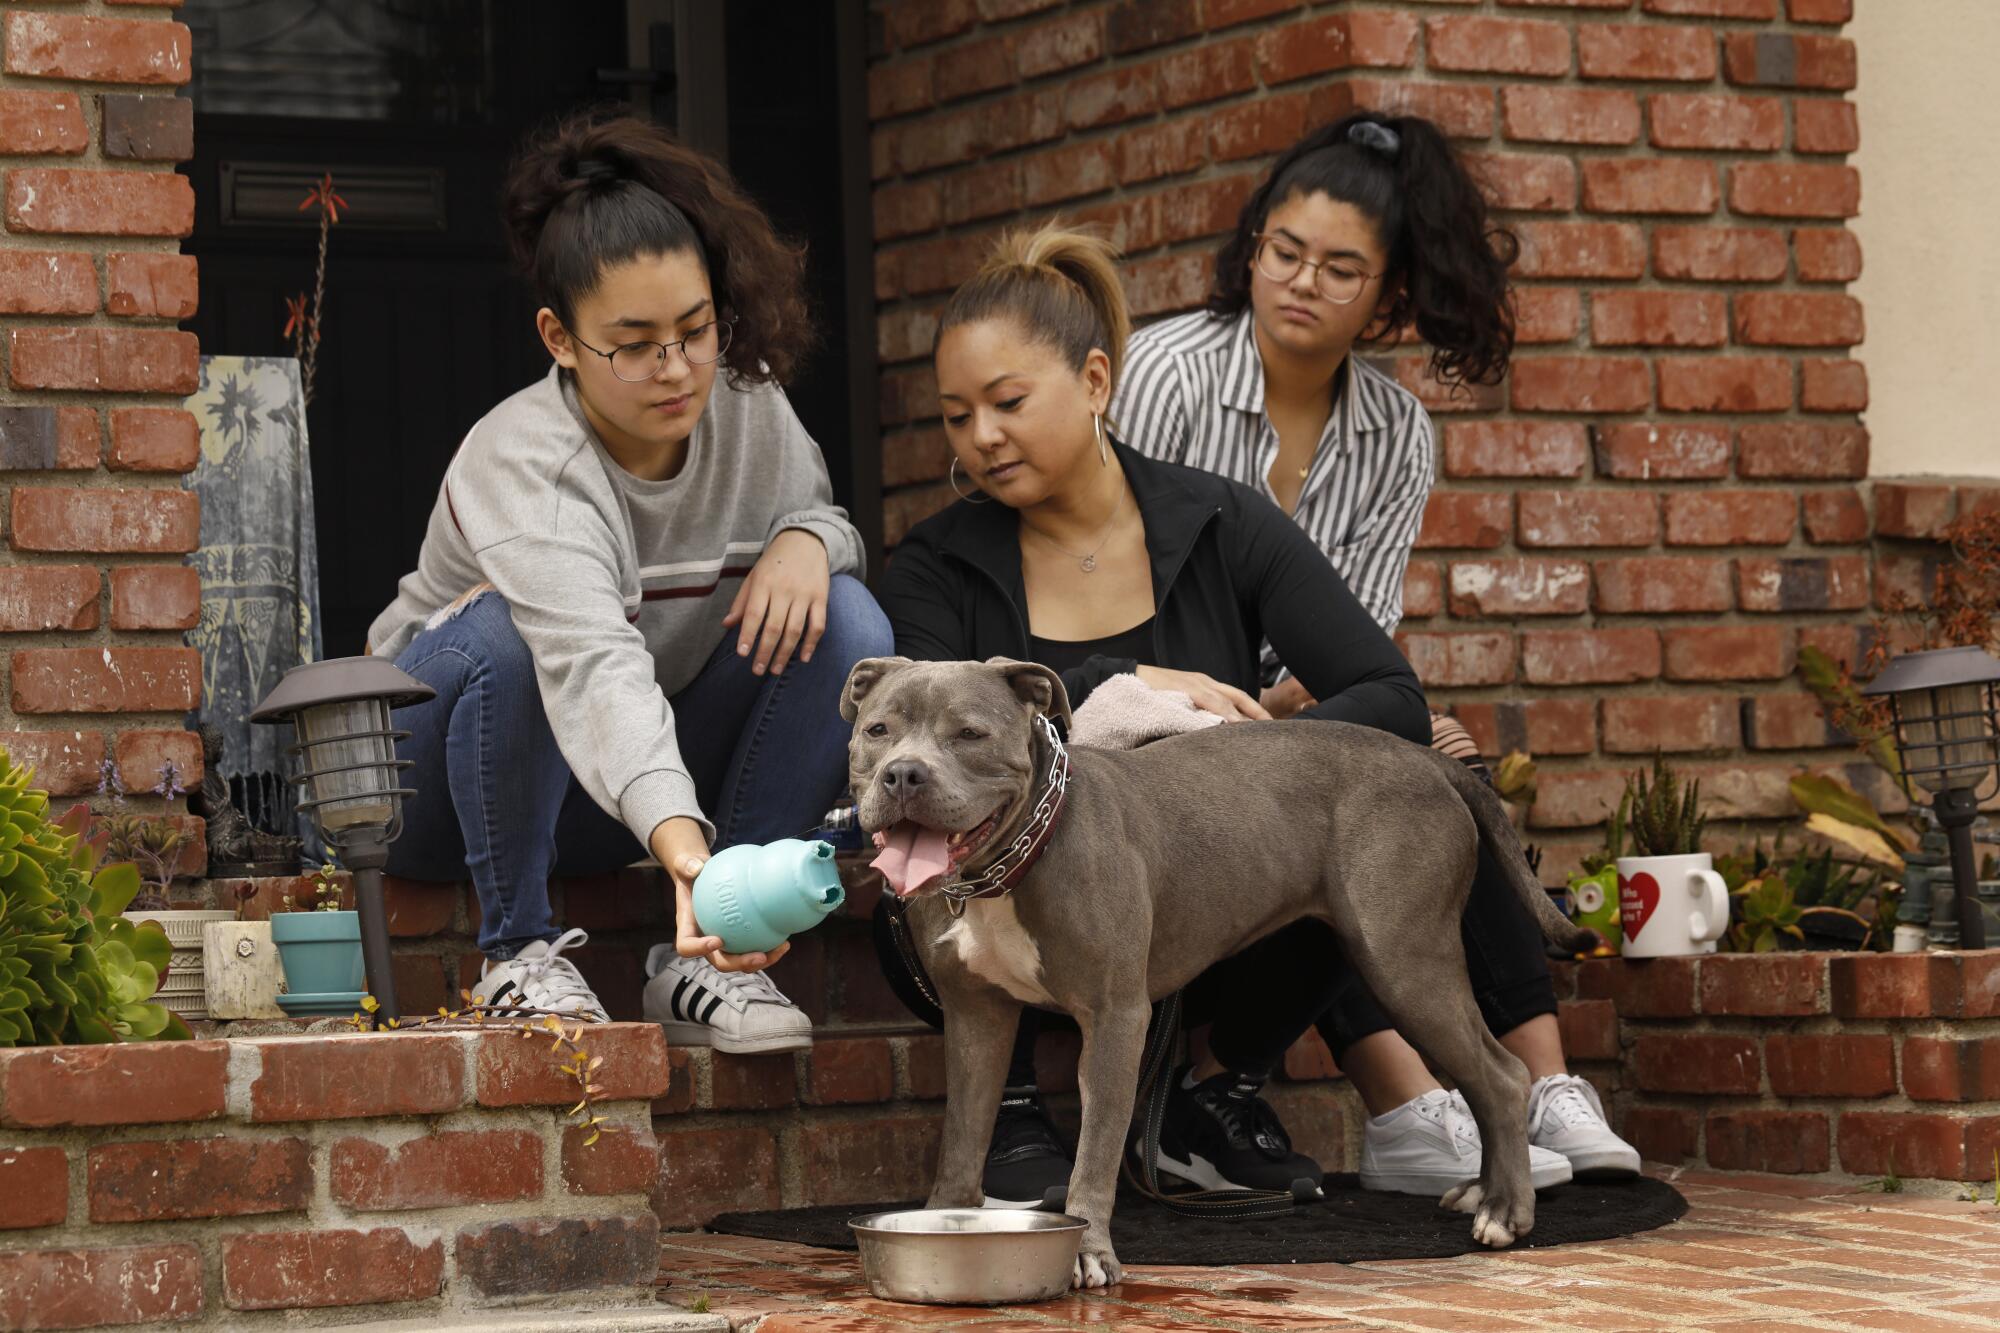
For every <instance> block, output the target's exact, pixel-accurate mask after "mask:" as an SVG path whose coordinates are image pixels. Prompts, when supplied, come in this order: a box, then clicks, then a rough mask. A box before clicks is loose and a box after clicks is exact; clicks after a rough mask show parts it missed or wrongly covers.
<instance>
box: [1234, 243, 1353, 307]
mask: <svg viewBox="0 0 2000 1333" xmlns="http://www.w3.org/2000/svg"><path fill="white" fill-rule="evenodd" d="M1301 268H1310V269H1312V270H1313V285H1314V286H1316V287H1318V288H1319V294H1320V295H1321V296H1324V297H1325V298H1326V299H1327V300H1329V301H1331V302H1333V303H1334V304H1335V305H1348V304H1350V303H1352V302H1353V300H1354V299H1355V298H1356V297H1358V296H1360V295H1361V289H1362V288H1364V287H1366V286H1367V285H1368V280H1369V279H1370V278H1376V277H1380V276H1381V275H1380V274H1378V273H1370V272H1368V271H1367V270H1365V269H1357V268H1353V267H1350V261H1348V260H1344V259H1307V258H1306V257H1305V255H1303V254H1302V253H1300V251H1299V248H1298V247H1297V246H1295V245H1293V244H1292V243H1291V242H1290V241H1287V240H1286V239H1285V238H1284V237H1282V236H1259V237H1258V238H1257V271H1258V272H1259V273H1261V274H1263V275H1264V276H1265V277H1267V278H1269V279H1270V280H1271V281H1272V282H1279V283H1283V282H1290V281H1291V280H1292V279H1293V278H1296V277H1297V276H1298V275H1299V270H1300V269H1301Z"/></svg>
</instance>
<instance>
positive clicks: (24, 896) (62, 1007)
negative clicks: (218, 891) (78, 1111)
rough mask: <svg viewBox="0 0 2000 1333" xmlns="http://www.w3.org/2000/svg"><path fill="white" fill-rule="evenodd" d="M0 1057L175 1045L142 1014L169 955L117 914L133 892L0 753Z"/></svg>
mask: <svg viewBox="0 0 2000 1333" xmlns="http://www.w3.org/2000/svg"><path fill="white" fill-rule="evenodd" d="M0 770H4V772H5V774H6V776H5V777H4V778H0V1047H6V1046H44V1045H67V1044H70V1043H76V1042H110V1041H132V1040H139V1041H143V1040H148V1039H152V1038H159V1037H187V1036H190V1035H192V1034H190V1033H189V1031H188V1028H187V1024H185V1023H184V1022H182V1021H181V1020H180V1018H179V1017H177V1016H176V1015H174V1014H172V1013H169V1012H168V1011H167V1010H166V1009H164V1008H162V1007H161V1006H159V1005H156V1004H152V1003H149V1001H150V999H151V997H152V995H153V992H154V990H155V989H157V988H158V986H159V979H160V973H161V972H162V971H163V970H164V969H165V968H166V965H167V962H168V960H169V959H170V958H171V957H172V954H173V948H172V946H171V945H170V944H169V943H168V942H167V937H166V934H165V932H163V931H162V930H160V928H159V927H158V926H157V925H154V924H151V923H148V924H147V925H145V926H143V927H142V926H139V925H135V924H134V923H132V922H130V921H127V920H126V919H125V918H124V917H123V916H121V915H120V913H121V912H123V911H124V909H125V906H126V904H127V903H129V902H130V901H131V900H132V896H133V895H134V894H135V893H137V892H138V890H139V872H138V871H137V870H136V869H135V868H134V867H132V866H131V865H129V864H120V865H112V866H106V867H103V868H101V869H100V868H99V866H98V863H97V850H96V849H95V848H94V847H92V846H91V845H90V844H89V843H88V842H86V841H84V839H83V837H82V833H83V830H84V828H85V827H86V826H87V825H88V823H89V819H90V812H89V811H88V810H87V809H86V808H85V807H83V806H80V805H79V806H77V807H75V808H74V809H72V810H71V811H70V812H69V813H68V814H66V815H64V816H63V817H62V818H61V819H60V820H51V819H50V818H49V797H48V793H47V792H45V791H41V790H39V789H37V788H35V787H33V786H31V785H30V784H31V782H32V781H33V774H32V773H31V772H30V770H29V769H27V768H26V767H23V766H17V765H15V764H14V762H13V761H12V759H11V758H10V757H9V756H8V754H7V752H6V749H5V748H4V747H0Z"/></svg>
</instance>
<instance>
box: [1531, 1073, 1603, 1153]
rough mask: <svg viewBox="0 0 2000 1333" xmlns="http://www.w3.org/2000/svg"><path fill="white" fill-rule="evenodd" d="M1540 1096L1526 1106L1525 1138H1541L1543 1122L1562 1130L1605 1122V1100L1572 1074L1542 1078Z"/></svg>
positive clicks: (1585, 1082)
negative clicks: (1527, 1108)
mask: <svg viewBox="0 0 2000 1333" xmlns="http://www.w3.org/2000/svg"><path fill="white" fill-rule="evenodd" d="M1537 1091H1538V1092H1539V1094H1540V1095H1539V1096H1537V1097H1536V1098H1535V1099H1534V1104H1533V1105H1532V1106H1531V1107H1530V1108H1529V1111H1530V1119H1529V1122H1528V1137H1529V1139H1530V1140H1533V1139H1535V1138H1538V1137H1540V1135H1541V1132H1542V1128H1543V1126H1544V1125H1547V1126H1549V1127H1550V1128H1552V1129H1554V1130H1556V1131H1557V1132H1561V1131H1562V1130H1565V1129H1575V1128H1576V1127H1577V1126H1579V1125H1601V1124H1603V1123H1604V1103H1603V1102H1601V1101H1599V1100H1598V1097H1597V1089H1596V1088H1594V1087H1592V1086H1591V1085H1590V1084H1589V1083H1588V1082H1587V1081H1586V1080H1584V1079H1581V1078H1578V1077H1577V1076H1576V1075H1574V1074H1551V1075H1550V1076H1549V1077H1548V1078H1546V1079H1543V1080H1542V1085H1541V1087H1540V1088H1539V1089H1538V1090H1537Z"/></svg>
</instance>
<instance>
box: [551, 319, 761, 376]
mask: <svg viewBox="0 0 2000 1333" xmlns="http://www.w3.org/2000/svg"><path fill="white" fill-rule="evenodd" d="M731 327H732V326H731V325H730V322H729V321H728V320H726V319H711V320H710V321H708V323H706V324H702V325H699V326H697V327H695V328H692V329H689V330H688V331H687V333H686V334H685V335H684V336H682V337H680V338H676V339H675V340H674V341H672V342H670V343H659V342H631V343H620V344H619V345H618V346H616V347H614V348H612V349H611V350H610V351H608V352H606V351H600V350H599V349H598V348H595V347H592V346H591V345H590V344H589V343H587V342H585V341H584V340H583V339H581V338H579V337H577V336H576V335H575V334H574V333H572V334H570V335H569V338H570V341H571V342H573V343H575V344H576V345H577V346H578V347H581V348H582V349H583V350H584V351H586V352H596V353H597V354H598V355H599V356H601V357H603V358H604V359H605V360H607V361H609V362H610V363H611V373H612V374H614V375H616V376H617V377H618V378H619V379H621V380H624V381H625V382H626V383H627V384H637V383H639V382H640V381H641V380H649V379H652V378H653V377H654V376H655V375H658V374H659V373H660V367H661V366H664V365H665V364H667V352H668V350H669V349H671V348H675V347H678V348H680V350H681V356H682V357H683V358H685V359H686V361H687V363H688V364H689V365H691V366H705V365H707V364H708V363H709V362H711V361H713V360H715V359H716V358H717V357H719V356H721V355H722V354H723V353H724V352H726V351H728V350H729V333H730V329H731Z"/></svg>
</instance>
